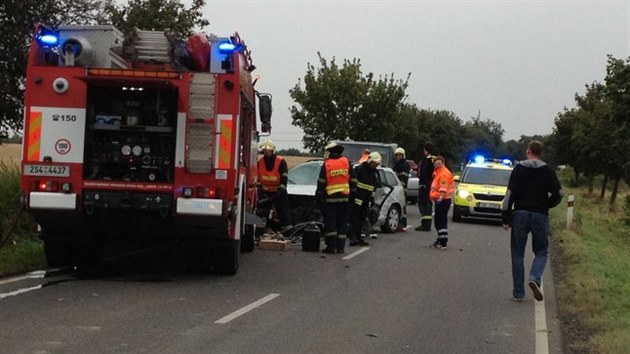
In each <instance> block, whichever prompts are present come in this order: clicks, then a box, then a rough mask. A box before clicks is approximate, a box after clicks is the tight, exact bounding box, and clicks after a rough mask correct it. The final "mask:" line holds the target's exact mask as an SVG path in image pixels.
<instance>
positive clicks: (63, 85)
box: [53, 77, 70, 93]
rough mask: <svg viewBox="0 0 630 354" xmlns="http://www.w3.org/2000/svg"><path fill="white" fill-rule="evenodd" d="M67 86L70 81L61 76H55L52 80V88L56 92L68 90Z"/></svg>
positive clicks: (68, 86)
mask: <svg viewBox="0 0 630 354" xmlns="http://www.w3.org/2000/svg"><path fill="white" fill-rule="evenodd" d="M68 88H70V83H68V80H66V79H64V78H63V77H59V78H56V79H55V81H53V90H54V91H55V92H57V93H64V92H66V91H68Z"/></svg>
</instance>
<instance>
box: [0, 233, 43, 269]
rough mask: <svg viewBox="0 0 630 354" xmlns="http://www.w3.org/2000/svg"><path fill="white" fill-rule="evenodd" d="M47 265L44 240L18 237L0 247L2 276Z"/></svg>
mask: <svg viewBox="0 0 630 354" xmlns="http://www.w3.org/2000/svg"><path fill="white" fill-rule="evenodd" d="M46 267H47V264H46V259H45V257H44V249H43V247H42V242H41V241H39V240H37V239H36V240H27V239H26V240H22V239H18V240H15V241H12V242H10V243H9V244H8V245H6V246H5V247H4V248H2V249H0V277H4V276H8V275H13V274H22V273H26V272H29V271H32V270H36V269H44V268H46Z"/></svg>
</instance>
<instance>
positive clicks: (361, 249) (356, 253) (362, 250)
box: [342, 247, 370, 261]
mask: <svg viewBox="0 0 630 354" xmlns="http://www.w3.org/2000/svg"><path fill="white" fill-rule="evenodd" d="M369 249H370V247H362V248H360V249H358V250H356V251H354V252H352V253H350V254H349V255H347V256H345V257H343V258H342V259H343V260H344V261H347V260H349V259H352V258H354V257H356V256H358V255H360V254H361V253H363V252H365V251H367V250H369Z"/></svg>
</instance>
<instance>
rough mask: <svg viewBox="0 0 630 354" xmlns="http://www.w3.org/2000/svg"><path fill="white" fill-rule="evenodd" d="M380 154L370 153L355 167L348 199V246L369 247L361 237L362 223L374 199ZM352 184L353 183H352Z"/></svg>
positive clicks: (380, 159) (380, 161) (380, 160)
mask: <svg viewBox="0 0 630 354" xmlns="http://www.w3.org/2000/svg"><path fill="white" fill-rule="evenodd" d="M382 161H383V159H382V156H381V154H379V153H378V152H377V151H373V152H371V153H370V156H369V157H368V159H367V160H366V161H365V162H363V163H361V164H360V165H359V166H357V167H355V169H354V174H355V175H356V180H355V181H356V182H355V183H353V184H352V185H353V191H352V198H350V232H349V233H348V237H349V238H350V246H355V245H361V246H367V245H369V243H368V242H366V241H365V240H364V239H363V238H362V237H361V229H362V227H363V222H364V221H365V218H366V217H367V215H368V211H369V208H370V204H371V201H372V199H373V198H374V190H375V189H376V184H377V183H378V175H377V170H376V168H377V167H378V166H379V165H380V164H381V163H382ZM353 182H354V181H353Z"/></svg>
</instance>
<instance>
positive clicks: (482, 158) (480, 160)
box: [473, 155, 486, 163]
mask: <svg viewBox="0 0 630 354" xmlns="http://www.w3.org/2000/svg"><path fill="white" fill-rule="evenodd" d="M473 161H475V162H476V163H484V162H485V161H486V158H485V157H483V156H481V155H477V156H475V158H474V159H473Z"/></svg>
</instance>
